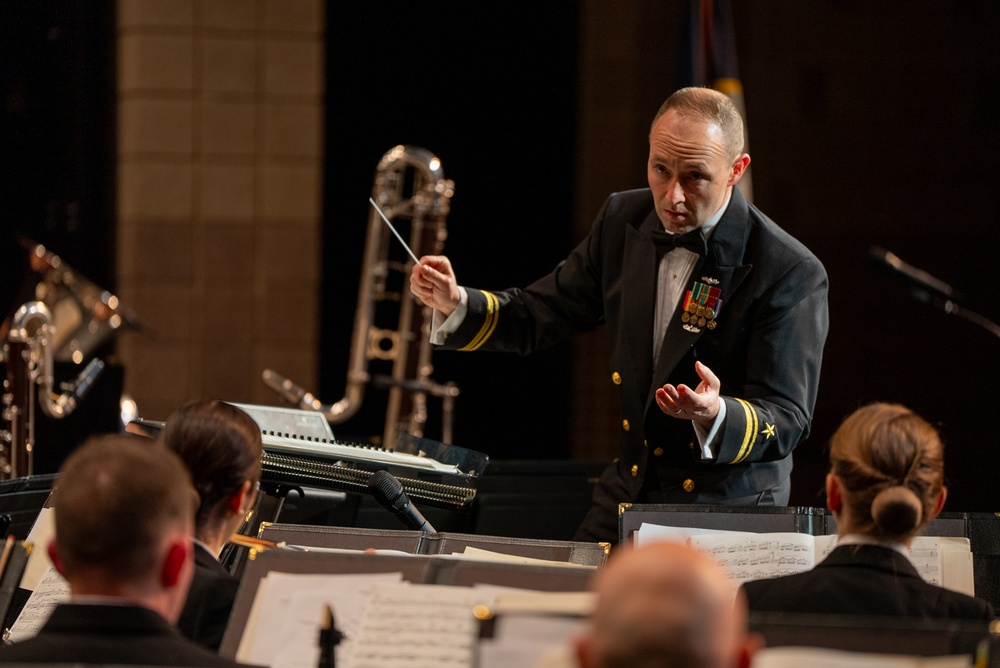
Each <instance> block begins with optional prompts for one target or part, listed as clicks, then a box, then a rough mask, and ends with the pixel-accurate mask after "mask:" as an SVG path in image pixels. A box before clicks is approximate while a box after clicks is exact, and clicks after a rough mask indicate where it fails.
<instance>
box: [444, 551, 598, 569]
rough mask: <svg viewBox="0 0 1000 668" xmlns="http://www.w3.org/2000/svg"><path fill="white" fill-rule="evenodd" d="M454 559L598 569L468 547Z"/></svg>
mask: <svg viewBox="0 0 1000 668" xmlns="http://www.w3.org/2000/svg"><path fill="white" fill-rule="evenodd" d="M448 556H452V557H463V558H465V559H479V560H480V561H502V562H506V563H513V564H539V565H543V566H575V567H577V568H590V569H596V566H589V565H586V564H574V563H571V562H569V561H555V560H553V559H536V558H534V557H521V556H518V555H516V554H504V553H503V552H492V551H490V550H483V549H481V548H478V547H472V546H471V545H466V547H465V550H464V551H463V552H452V553H451V554H450V555H448Z"/></svg>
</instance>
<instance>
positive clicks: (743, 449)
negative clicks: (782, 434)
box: [729, 399, 760, 464]
mask: <svg viewBox="0 0 1000 668" xmlns="http://www.w3.org/2000/svg"><path fill="white" fill-rule="evenodd" d="M736 401H738V402H740V405H741V406H743V413H744V415H745V417H746V421H747V428H746V431H744V433H743V443H742V444H741V445H740V451H739V452H738V453H736V457H735V458H734V459H733V461H731V462H729V463H730V464H739V463H740V462H742V461H743V460H744V459H746V458H747V457H749V456H750V451H751V450H753V442H754V440H756V438H757V427H758V425H759V424H760V423H759V421H758V419H757V409H756V408H754V407H753V405H752V404H751V403H750V402H748V401H744V400H743V399H737V400H736Z"/></svg>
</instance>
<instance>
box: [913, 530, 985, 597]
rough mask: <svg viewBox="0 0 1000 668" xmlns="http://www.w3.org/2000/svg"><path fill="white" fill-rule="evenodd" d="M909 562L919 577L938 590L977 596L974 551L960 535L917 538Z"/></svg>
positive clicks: (967, 540) (914, 540)
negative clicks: (942, 588)
mask: <svg viewBox="0 0 1000 668" xmlns="http://www.w3.org/2000/svg"><path fill="white" fill-rule="evenodd" d="M910 561H911V562H913V565H914V566H915V567H916V569H917V572H919V573H920V576H921V577H922V578H923V579H925V580H927V581H928V582H930V583H931V584H936V585H938V586H939V587H947V588H948V589H952V590H954V591H957V592H961V593H963V594H968V595H969V596H975V590H976V585H975V578H974V576H973V569H972V561H973V557H972V549H971V547H970V544H969V539H968V538H964V537H960V536H917V537H916V538H914V539H913V543H912V544H911V545H910Z"/></svg>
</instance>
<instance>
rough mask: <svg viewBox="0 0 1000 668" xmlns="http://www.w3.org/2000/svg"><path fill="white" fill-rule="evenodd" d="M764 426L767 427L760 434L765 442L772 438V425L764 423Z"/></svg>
mask: <svg viewBox="0 0 1000 668" xmlns="http://www.w3.org/2000/svg"><path fill="white" fill-rule="evenodd" d="M764 424H765V425H767V427H766V428H765V429H764V431H762V432H760V433H762V434H764V440H765V441H766V440H767V439H769V438H771V437H772V436H774V425H773V424H769V423H767V422H765V423H764Z"/></svg>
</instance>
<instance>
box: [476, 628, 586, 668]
mask: <svg viewBox="0 0 1000 668" xmlns="http://www.w3.org/2000/svg"><path fill="white" fill-rule="evenodd" d="M587 624H588V621H587V618H586V617H564V616H561V615H557V616H552V615H511V616H501V617H498V618H497V627H496V630H495V633H494V635H493V637H492V638H483V639H482V640H480V641H479V663H478V664H477V666H478V668H531V666H538V665H540V662H541V661H542V660H543V657H546V658H547V657H548V656H550V655H551V654H553V653H554V652H557V651H559V650H560V649H561V648H566V649H569V648H572V647H573V639H574V638H576V637H577V636H579V635H582V634H583V633H584V631H585V630H586V628H587ZM573 659H574V660H573V662H572V663H567V664H565V665H566V666H576V665H577V663H576V661H575V657H573Z"/></svg>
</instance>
